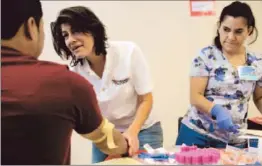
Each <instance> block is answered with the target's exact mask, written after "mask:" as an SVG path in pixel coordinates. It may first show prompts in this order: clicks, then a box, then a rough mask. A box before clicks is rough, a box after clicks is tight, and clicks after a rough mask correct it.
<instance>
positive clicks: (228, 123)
mask: <svg viewBox="0 0 262 166" xmlns="http://www.w3.org/2000/svg"><path fill="white" fill-rule="evenodd" d="M211 115H212V116H213V117H215V118H216V121H217V125H218V127H219V128H220V129H223V130H226V131H229V132H233V133H238V132H239V131H238V129H239V127H238V126H237V125H234V124H233V121H232V117H231V115H230V113H229V111H227V110H226V109H225V108H223V107H222V106H221V105H214V106H213V108H212V110H211Z"/></svg>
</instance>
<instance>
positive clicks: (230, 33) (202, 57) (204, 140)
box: [176, 2, 262, 148]
mask: <svg viewBox="0 0 262 166" xmlns="http://www.w3.org/2000/svg"><path fill="white" fill-rule="evenodd" d="M256 32H257V29H256V26H255V18H254V16H253V13H252V11H251V9H250V7H249V6H248V5H247V4H246V3H242V2H233V3H231V4H230V5H228V6H227V7H225V8H224V9H223V11H222V13H221V16H220V20H219V25H218V30H217V36H216V38H215V39H214V45H211V46H208V47H205V48H203V49H202V50H201V51H200V53H199V55H198V56H197V57H196V58H195V59H194V61H193V63H192V67H191V78H190V79H191V80H190V84H191V89H190V102H191V107H190V109H189V110H188V112H187V114H186V115H185V117H184V118H183V120H182V124H181V127H180V130H179V134H178V138H177V141H176V144H177V145H181V144H183V143H185V144H187V145H193V144H194V145H197V146H199V147H215V148H224V147H225V146H226V145H227V144H230V145H232V146H236V147H240V148H242V147H243V148H244V147H245V145H246V141H245V140H243V139H239V138H238V136H239V135H240V133H239V130H238V129H239V128H241V129H245V128H247V111H248V102H249V100H250V98H251V96H253V99H254V102H255V105H256V106H257V108H258V110H259V111H260V112H262V55H259V54H256V53H253V52H251V51H249V50H248V49H247V48H246V46H245V41H246V39H247V38H249V37H254V36H255V35H257V33H256ZM256 37H257V36H255V39H256ZM241 67H242V68H244V71H246V73H245V74H246V75H248V77H244V76H246V75H244V74H243V72H242V73H241V71H240V69H241Z"/></svg>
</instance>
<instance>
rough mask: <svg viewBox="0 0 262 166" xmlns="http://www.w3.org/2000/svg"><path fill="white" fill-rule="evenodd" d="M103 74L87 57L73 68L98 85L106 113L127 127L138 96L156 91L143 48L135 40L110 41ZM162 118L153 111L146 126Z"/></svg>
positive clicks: (99, 96)
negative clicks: (98, 72) (94, 68)
mask: <svg viewBox="0 0 262 166" xmlns="http://www.w3.org/2000/svg"><path fill="white" fill-rule="evenodd" d="M108 44H109V46H108V48H107V55H106V63H105V67H104V72H103V76H102V78H99V77H98V76H97V75H96V73H95V72H94V71H93V70H92V69H91V68H90V66H89V64H88V62H87V61H86V62H85V63H84V65H83V66H81V65H80V63H79V64H78V65H77V66H75V67H73V68H71V69H72V71H74V72H76V73H78V74H80V75H82V76H83V77H85V78H86V79H87V80H88V81H89V82H90V83H91V84H93V86H94V90H95V93H96V95H97V100H98V103H99V106H100V109H101V111H102V114H103V116H105V117H106V118H108V120H109V121H111V122H112V123H114V124H115V126H116V128H117V129H118V130H120V131H125V130H126V129H127V128H128V127H129V126H130V124H131V123H132V121H133V120H134V118H135V115H136V111H137V97H138V95H143V94H146V93H148V92H152V90H153V85H152V81H151V76H150V71H149V67H148V65H147V63H146V60H145V57H144V55H143V53H142V51H141V50H140V48H139V47H138V46H137V45H136V44H135V43H133V42H117V41H114V42H109V43H108ZM156 122H158V120H156V119H155V118H154V117H153V114H152V111H151V114H150V116H149V117H148V119H147V120H146V122H145V124H144V125H143V127H142V129H146V128H148V127H150V126H152V125H153V124H155V123H156Z"/></svg>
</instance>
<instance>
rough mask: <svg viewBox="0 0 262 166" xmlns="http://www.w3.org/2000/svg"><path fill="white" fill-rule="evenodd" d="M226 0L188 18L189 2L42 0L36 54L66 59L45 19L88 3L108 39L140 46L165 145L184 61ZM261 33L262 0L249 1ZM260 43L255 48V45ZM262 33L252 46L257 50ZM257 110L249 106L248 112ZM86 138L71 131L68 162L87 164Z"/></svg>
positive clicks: (172, 131) (202, 42)
mask: <svg viewBox="0 0 262 166" xmlns="http://www.w3.org/2000/svg"><path fill="white" fill-rule="evenodd" d="M229 3H230V1H217V2H216V12H217V15H216V16H209V17H190V15H189V1H165V2H163V1H151V2H150V1H126V2H119V1H118V2H117V1H111V2H110V1H42V4H43V10H44V21H45V31H46V40H45V48H44V51H43V54H42V56H41V58H40V59H43V60H49V61H54V62H58V63H66V62H65V61H61V60H60V58H59V57H58V56H57V55H56V54H55V52H54V50H53V47H52V42H51V33H50V22H51V21H53V20H55V17H56V15H57V13H58V11H59V10H61V9H62V8H65V7H69V6H74V5H84V6H88V7H90V8H91V9H93V11H94V12H95V13H96V14H97V15H98V17H99V18H100V19H101V20H102V21H103V22H104V24H105V25H106V26H107V32H108V36H109V39H110V40H132V41H134V42H136V43H137V44H138V45H139V46H140V47H141V49H142V50H143V51H144V53H145V55H146V58H147V60H148V63H149V65H150V67H151V70H152V77H153V80H154V84H155V90H154V99H155V100H154V101H155V102H154V110H155V112H156V114H157V115H158V117H159V118H160V120H161V121H162V124H163V128H164V138H165V146H170V145H172V144H173V143H174V142H175V139H176V132H177V118H178V117H179V116H183V114H184V113H185V112H186V110H187V108H188V106H189V77H188V73H189V65H190V63H191V59H192V58H193V57H194V56H195V55H196V53H197V52H198V50H199V49H201V48H202V47H204V46H206V45H208V44H210V43H211V42H212V39H213V37H214V35H215V31H216V22H217V18H218V17H219V14H220V12H221V10H222V8H223V7H224V6H225V5H227V4H229ZM248 3H249V4H250V5H251V7H252V9H253V12H254V14H255V17H256V21H257V26H258V30H259V32H261V33H262V12H261V9H262V2H261V1H248ZM259 46H260V47H259ZM261 46H262V37H261V36H260V37H259V38H258V41H257V42H256V43H255V44H253V45H252V46H251V47H252V48H253V49H254V50H256V51H260V52H262V47H261ZM255 115H259V114H258V111H257V110H256V109H255V107H254V105H253V104H252V105H251V109H250V116H255ZM90 157H91V146H90V142H89V141H87V140H85V139H83V138H81V137H80V136H78V135H77V134H75V133H74V135H73V138H72V164H87V163H90Z"/></svg>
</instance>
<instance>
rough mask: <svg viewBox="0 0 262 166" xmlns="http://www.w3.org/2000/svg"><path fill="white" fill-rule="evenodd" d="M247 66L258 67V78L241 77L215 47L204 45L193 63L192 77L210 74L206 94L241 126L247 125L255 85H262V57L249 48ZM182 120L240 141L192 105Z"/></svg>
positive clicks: (217, 136) (205, 131) (211, 134)
mask: <svg viewBox="0 0 262 166" xmlns="http://www.w3.org/2000/svg"><path fill="white" fill-rule="evenodd" d="M246 65H248V66H253V67H255V69H256V75H257V76H258V78H259V80H257V81H244V80H240V79H239V75H238V71H237V69H235V68H234V67H233V66H232V65H231V64H230V63H229V61H228V60H227V58H226V57H225V56H224V55H223V54H222V52H221V51H220V50H219V49H218V48H217V47H216V46H208V47H206V48H203V49H202V50H201V52H200V55H199V56H197V57H196V58H195V59H194V60H193V63H192V66H191V73H190V76H191V77H193V76H206V77H209V79H208V84H207V87H206V90H205V93H204V96H205V97H206V98H207V99H208V100H209V101H212V102H214V103H216V104H220V105H222V106H223V107H224V108H226V109H227V110H228V111H229V112H230V113H231V115H232V119H233V122H234V123H235V124H238V125H239V126H240V128H242V129H245V128H247V111H248V102H249V100H250V97H251V96H252V95H253V92H254V89H255V86H256V85H258V86H260V87H262V56H261V55H258V54H255V53H252V52H249V51H248V50H247V51H246ZM182 123H183V124H185V125H186V126H188V127H189V128H191V129H194V130H195V131H197V132H199V133H201V134H204V135H208V136H209V137H211V138H214V139H217V140H220V141H223V142H226V143H234V144H237V143H241V142H243V140H240V139H236V138H237V136H236V135H235V134H233V133H229V132H226V131H222V130H220V129H218V127H217V125H216V123H215V120H213V119H212V118H211V117H210V115H207V114H205V113H202V112H200V111H198V110H197V109H196V108H195V107H194V106H191V107H190V108H189V110H188V112H187V114H186V115H185V117H184V118H183V120H182Z"/></svg>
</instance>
